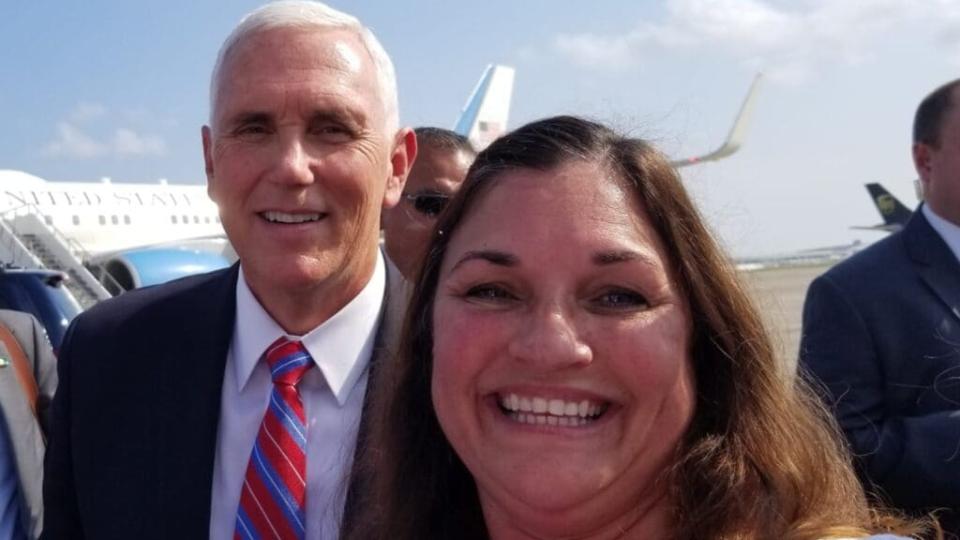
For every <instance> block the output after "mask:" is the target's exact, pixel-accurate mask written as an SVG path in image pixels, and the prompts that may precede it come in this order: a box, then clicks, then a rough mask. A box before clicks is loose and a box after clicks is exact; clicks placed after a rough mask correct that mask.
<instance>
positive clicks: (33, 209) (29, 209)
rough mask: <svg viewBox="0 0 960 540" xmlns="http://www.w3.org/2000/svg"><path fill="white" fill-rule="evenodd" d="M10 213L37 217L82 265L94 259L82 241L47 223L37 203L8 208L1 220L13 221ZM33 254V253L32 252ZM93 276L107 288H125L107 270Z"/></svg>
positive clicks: (15, 215)
mask: <svg viewBox="0 0 960 540" xmlns="http://www.w3.org/2000/svg"><path fill="white" fill-rule="evenodd" d="M24 210H26V211H24ZM8 214H13V217H18V216H21V215H33V216H34V217H35V218H37V219H38V220H39V221H40V223H42V224H43V226H44V227H45V228H46V229H47V230H48V232H50V234H51V235H52V236H53V237H54V238H55V239H56V240H57V241H58V242H60V243H62V244H63V245H65V246H67V250H68V251H70V252H71V253H72V254H73V256H74V257H75V258H77V259H79V260H80V261H81V266H84V263H85V262H88V261H90V260H91V259H92V257H91V255H90V252H88V251H87V250H86V249H85V248H84V247H83V245H82V244H80V242H77V241H76V240H74V239H73V238H71V237H69V236H67V235H66V234H64V233H63V232H62V231H61V230H60V229H58V228H57V227H56V225H54V224H52V223H47V222H46V220H45V219H43V218H44V216H45V214H44V213H43V212H42V211H41V210H40V208H38V207H37V206H36V205H34V204H31V203H23V204H21V205H19V206H14V207H11V208H8V209H7V210H5V211H3V212H0V222H4V223H7V222H8V220H10V223H12V219H11V218H8V217H7V215H8ZM12 232H13V234H14V236H18V235H17V231H16V230H13V231H12ZM18 243H19V244H20V245H21V246H22V245H23V243H22V242H19V240H18ZM27 251H28V252H29V251H30V250H29V249H28V250H27ZM31 256H33V255H32V254H31ZM33 258H34V259H36V257H35V256H33ZM40 266H43V264H42V263H41V264H40ZM91 275H93V273H91ZM93 277H94V279H95V280H96V281H98V282H99V283H100V284H101V285H103V286H104V287H105V288H106V289H107V290H110V287H108V285H109V286H112V287H114V289H113V290H117V291H122V290H124V288H123V287H122V286H121V285H120V283H119V282H118V281H117V280H116V279H115V278H114V277H113V276H112V275H110V274H109V273H108V272H106V271H101V272H97V275H94V276H93Z"/></svg>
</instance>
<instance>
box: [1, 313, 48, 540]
mask: <svg viewBox="0 0 960 540" xmlns="http://www.w3.org/2000/svg"><path fill="white" fill-rule="evenodd" d="M0 324H3V325H4V326H6V327H7V328H8V329H9V330H10V332H11V333H12V334H13V336H14V337H15V338H16V339H17V342H18V343H19V344H20V348H21V349H23V354H24V355H25V356H26V357H27V362H28V363H29V364H30V367H31V368H32V369H31V372H32V373H33V377H34V379H36V381H37V388H38V390H39V395H38V396H37V409H38V411H37V412H38V415H34V414H33V411H32V410H31V409H30V405H29V403H28V402H27V397H26V395H25V393H24V391H23V386H22V385H21V383H20V381H19V379H18V378H17V374H16V372H15V370H14V368H13V365H12V364H11V363H8V364H7V365H6V367H3V368H0V414H2V415H3V420H4V423H5V424H6V427H7V435H8V437H9V439H10V443H11V447H12V448H11V449H12V451H13V458H14V466H15V467H16V471H17V480H18V482H19V486H20V523H22V524H23V527H24V529H25V532H26V533H27V536H28V537H30V538H36V537H38V536H39V535H40V528H41V526H42V525H43V505H42V504H41V503H42V500H41V499H42V497H41V487H42V486H41V483H42V481H43V452H44V449H45V448H46V442H45V441H44V432H45V431H46V428H47V422H46V419H47V417H48V413H49V409H50V400H51V398H53V392H54V390H56V388H57V371H56V370H57V364H56V359H55V358H54V357H53V349H52V348H51V347H50V342H49V341H48V340H47V334H46V332H44V330H43V327H42V326H40V323H39V322H38V321H37V320H36V319H34V318H33V316H31V315H29V314H27V313H20V312H18V311H9V310H0ZM0 357H3V358H5V359H7V360H9V359H10V358H11V355H10V353H9V351H7V348H6V346H4V344H3V342H0ZM38 420H39V421H38Z"/></svg>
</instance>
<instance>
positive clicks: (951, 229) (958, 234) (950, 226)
mask: <svg viewBox="0 0 960 540" xmlns="http://www.w3.org/2000/svg"><path fill="white" fill-rule="evenodd" d="M920 211H921V212H923V217H925V218H927V221H928V222H930V226H931V227H933V230H935V231H937V234H939V235H940V238H943V241H944V242H945V243H946V244H947V247H949V248H950V251H951V252H952V253H953V256H954V257H956V258H957V260H960V227H958V226H957V225H955V224H954V223H952V222H950V221H947V220H945V219H943V218H942V217H940V216H938V215H937V214H936V212H934V211H933V209H932V208H930V205H929V204H924V205H923V206H922V207H921V208H920Z"/></svg>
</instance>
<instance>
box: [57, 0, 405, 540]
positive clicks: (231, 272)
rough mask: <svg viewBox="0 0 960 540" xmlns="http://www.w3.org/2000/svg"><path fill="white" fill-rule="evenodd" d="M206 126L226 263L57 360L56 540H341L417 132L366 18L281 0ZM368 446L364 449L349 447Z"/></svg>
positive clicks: (107, 310) (248, 31) (100, 326)
mask: <svg viewBox="0 0 960 540" xmlns="http://www.w3.org/2000/svg"><path fill="white" fill-rule="evenodd" d="M211 109H212V110H211V113H210V125H209V126H204V127H203V130H202V136H203V150H204V158H205V164H206V174H207V181H208V187H209V193H210V196H211V198H213V200H214V201H215V202H216V203H217V204H218V206H219V209H220V215H221V219H222V222H223V225H224V229H225V230H226V232H227V236H228V237H229V239H230V240H231V243H232V244H233V247H234V248H235V249H236V252H237V254H238V255H239V259H240V262H239V264H238V265H235V266H233V267H232V268H230V269H228V270H225V271H221V272H215V273H212V274H207V275H203V276H199V277H193V278H187V279H183V280H180V281H176V282H173V283H170V284H167V285H162V286H159V287H155V288H148V289H144V290H140V291H134V292H130V293H126V294H124V295H123V296H121V297H119V298H116V299H113V300H110V301H107V302H104V303H102V304H100V305H98V306H96V307H94V308H93V309H91V310H89V311H88V312H86V313H84V314H83V315H81V316H80V317H78V318H77V319H76V320H75V322H74V324H73V325H72V326H71V328H70V329H69V331H68V332H67V336H66V337H65V338H64V344H63V347H62V350H61V357H60V369H59V373H60V381H61V386H60V389H59V391H58V393H57V396H56V398H55V400H54V407H53V430H52V436H51V440H50V450H49V452H48V455H47V461H46V481H45V485H44V500H45V502H46V504H47V514H46V520H45V527H46V528H45V531H44V535H45V536H46V537H48V538H95V539H107V538H125V539H127V538H136V539H138V540H143V539H148V538H157V539H160V538H178V539H189V538H206V537H208V536H209V537H210V538H214V539H221V538H233V537H234V535H237V536H239V537H242V538H251V537H254V538H255V537H259V536H264V537H271V538H274V537H280V538H312V539H322V538H334V537H336V535H337V531H338V529H339V527H340V526H341V523H343V522H344V521H347V520H349V517H350V505H351V503H350V501H351V499H352V497H354V496H355V493H356V490H357V489H358V486H359V485H361V484H362V478H360V477H358V476H356V475H355V476H354V477H353V478H352V479H350V481H349V487H348V485H347V478H348V477H349V474H348V471H349V469H350V467H351V463H352V457H353V454H354V451H355V448H356V447H357V446H358V445H362V440H363V437H364V428H363V424H362V423H361V422H360V418H361V413H362V411H363V409H364V402H365V396H366V395H367V393H368V392H367V388H366V386H367V380H368V373H369V369H370V368H372V367H375V365H376V363H377V362H378V361H379V360H381V359H384V358H387V357H388V354H387V353H386V350H387V349H388V348H389V343H388V342H389V341H390V340H389V336H388V334H389V333H390V330H388V329H386V328H387V327H388V326H390V324H388V322H385V321H382V319H383V316H384V314H385V313H386V314H387V316H388V317H389V315H390V313H391V312H396V311H398V310H395V309H391V308H390V306H388V305H387V304H388V302H389V299H387V298H386V296H387V290H388V286H387V279H386V274H387V272H386V270H385V264H384V262H383V257H382V255H381V253H380V251H379V249H378V235H379V220H380V211H381V208H385V207H390V206H392V205H394V204H396V203H397V201H398V200H399V197H400V193H401V192H402V189H403V184H404V181H405V179H406V176H407V173H408V171H409V168H410V164H411V162H412V161H413V159H414V157H415V154H416V139H415V136H414V134H413V131H412V130H411V129H409V128H400V127H399V124H398V115H397V99H396V82H395V79H394V74H393V67H392V64H391V62H390V59H389V57H388V56H387V54H386V52H384V51H383V49H382V47H381V46H380V44H379V43H378V42H377V40H376V38H375V37H374V36H373V34H372V33H371V32H370V31H369V30H368V29H366V28H365V27H363V26H362V25H361V24H360V23H359V22H358V21H357V20H356V19H355V18H353V17H351V16H349V15H347V14H344V13H340V12H337V11H335V10H332V9H330V8H328V7H326V6H324V5H322V4H319V3H315V2H307V1H288V2H278V3H273V4H268V5H266V6H264V7H263V8H260V9H258V10H256V11H254V12H253V13H251V14H250V15H248V16H247V17H246V18H245V19H244V20H243V21H241V23H240V24H239V25H238V26H237V28H236V29H235V30H234V31H233V33H232V34H231V35H230V36H229V37H228V38H227V40H226V41H225V43H224V44H223V46H222V47H221V50H220V54H219V56H218V59H217V63H216V66H215V68H214V71H213V76H212V81H211ZM358 440H359V442H358Z"/></svg>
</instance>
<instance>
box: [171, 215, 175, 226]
mask: <svg viewBox="0 0 960 540" xmlns="http://www.w3.org/2000/svg"><path fill="white" fill-rule="evenodd" d="M170 223H173V224H174V225H176V224H177V216H170Z"/></svg>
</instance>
